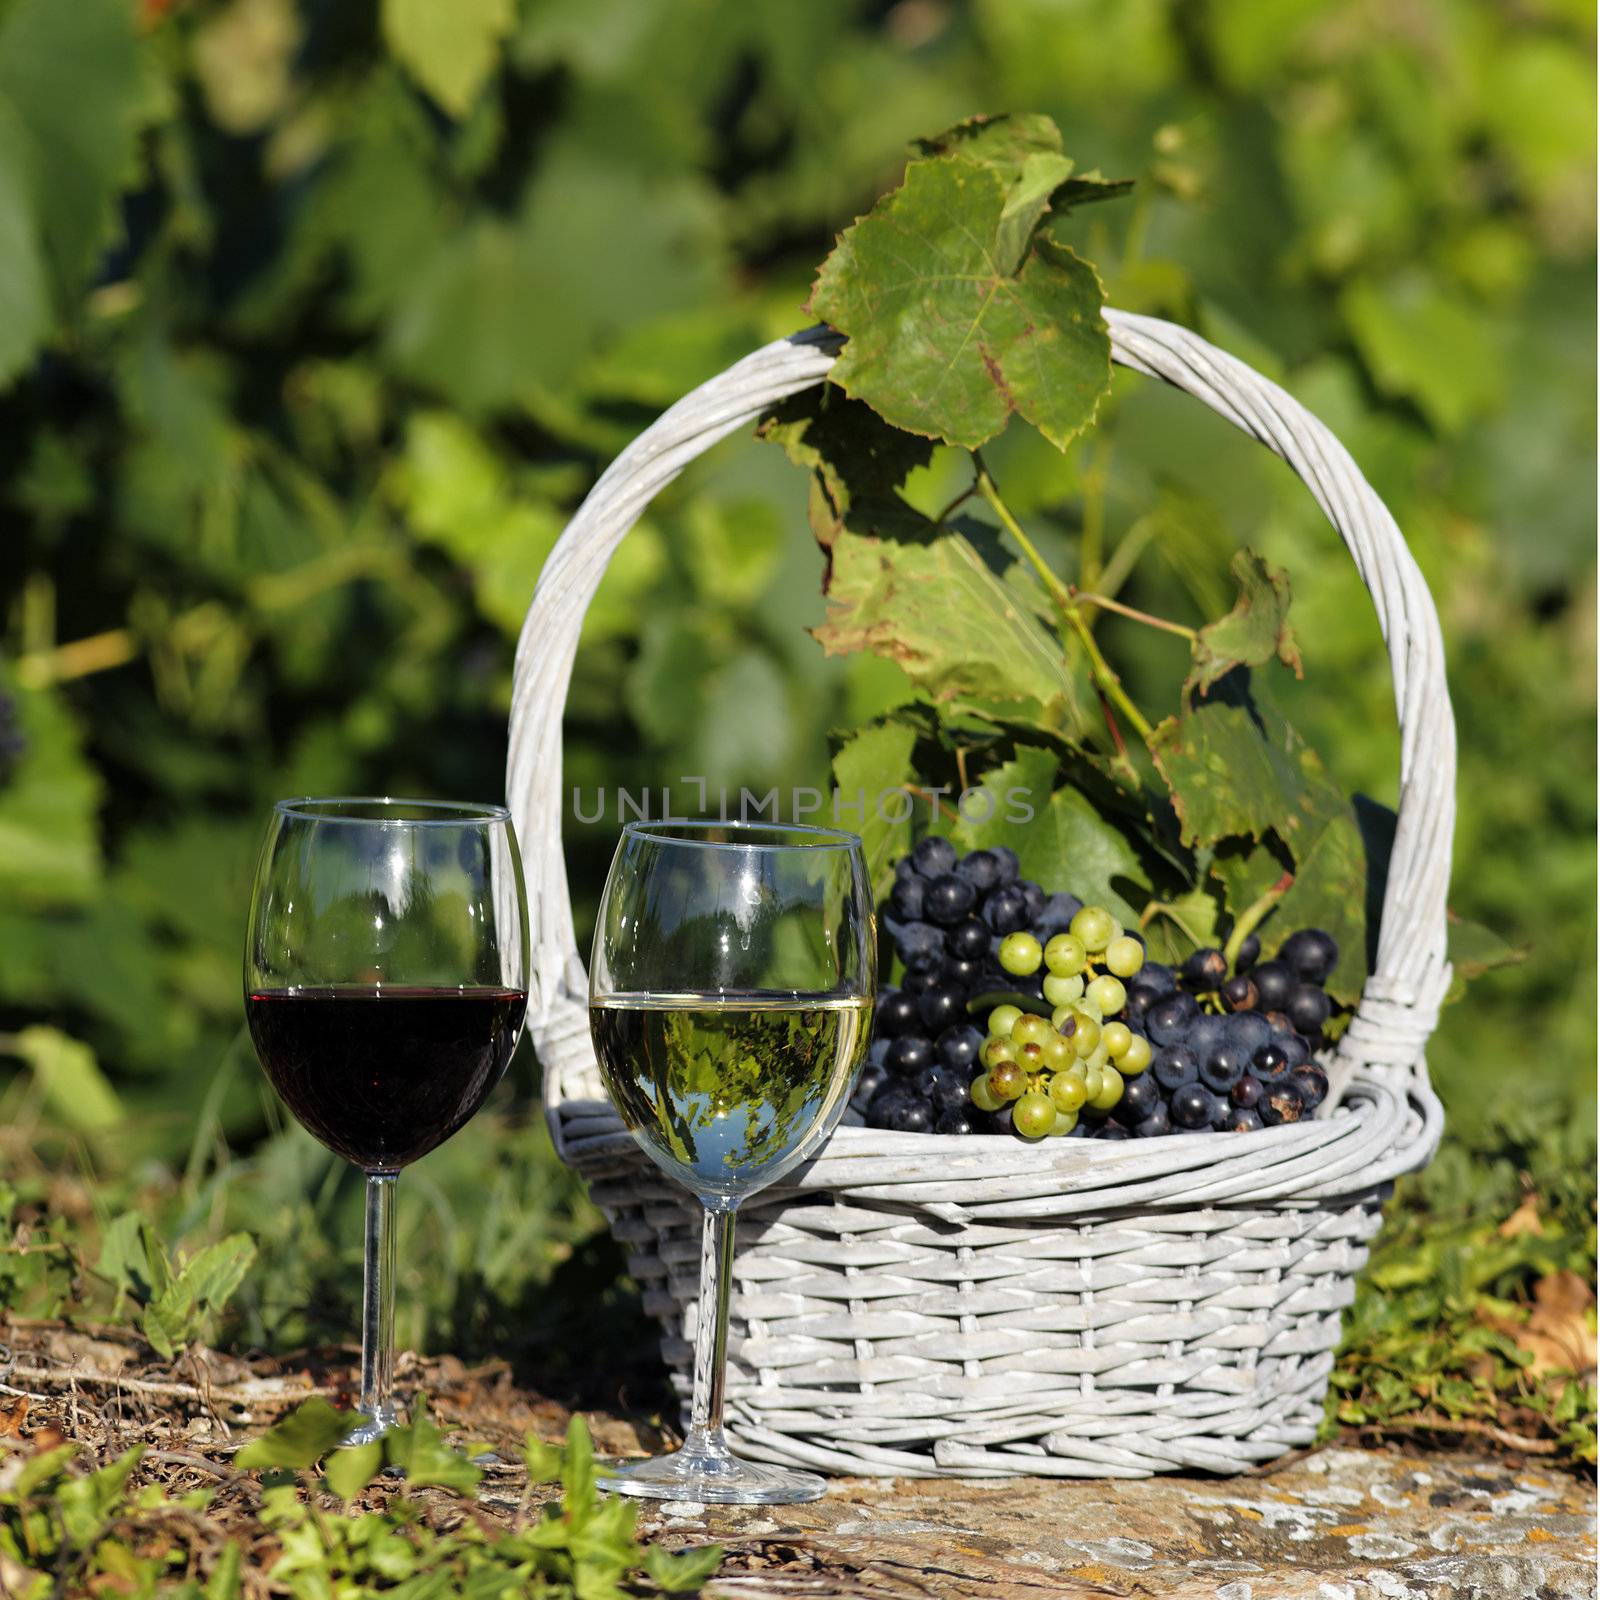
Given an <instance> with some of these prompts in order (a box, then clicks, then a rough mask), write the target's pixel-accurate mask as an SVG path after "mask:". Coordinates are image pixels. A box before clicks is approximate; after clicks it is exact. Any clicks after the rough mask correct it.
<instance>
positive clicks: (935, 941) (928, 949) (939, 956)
mask: <svg viewBox="0 0 1600 1600" xmlns="http://www.w3.org/2000/svg"><path fill="white" fill-rule="evenodd" d="M884 924H885V926H886V927H887V928H888V930H889V937H890V938H891V939H893V940H894V948H895V952H896V954H898V955H899V957H900V959H901V960H902V961H903V962H905V964H906V965H907V966H908V967H911V966H937V965H938V964H939V962H941V961H942V960H943V959H944V934H943V932H942V931H941V930H940V929H938V928H936V927H934V926H933V924H932V923H928V922H897V921H895V920H893V919H892V918H887V917H886V918H885V919H884Z"/></svg>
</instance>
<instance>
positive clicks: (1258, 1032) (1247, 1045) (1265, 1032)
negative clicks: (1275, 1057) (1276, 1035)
mask: <svg viewBox="0 0 1600 1600" xmlns="http://www.w3.org/2000/svg"><path fill="white" fill-rule="evenodd" d="M1222 1037H1223V1038H1224V1039H1226V1040H1227V1041H1228V1042H1229V1043H1230V1044H1236V1045H1238V1046H1239V1048H1240V1049H1241V1050H1243V1051H1244V1053H1245V1054H1246V1055H1247V1056H1253V1055H1254V1054H1255V1053H1256V1051H1257V1050H1259V1049H1260V1048H1261V1047H1262V1046H1263V1045H1264V1044H1266V1043H1267V1041H1268V1040H1269V1039H1271V1038H1272V1024H1271V1023H1270V1022H1268V1021H1267V1019H1266V1018H1265V1017H1264V1016H1262V1015H1261V1014H1260V1012H1258V1011H1236V1012H1235V1013H1234V1014H1233V1015H1232V1016H1231V1017H1229V1018H1228V1020H1227V1021H1226V1022H1225V1023H1224V1024H1223V1026H1222Z"/></svg>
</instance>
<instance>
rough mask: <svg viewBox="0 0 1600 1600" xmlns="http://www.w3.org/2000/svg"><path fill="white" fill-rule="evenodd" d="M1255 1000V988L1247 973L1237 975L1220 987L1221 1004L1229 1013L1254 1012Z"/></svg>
mask: <svg viewBox="0 0 1600 1600" xmlns="http://www.w3.org/2000/svg"><path fill="white" fill-rule="evenodd" d="M1257 998H1258V996H1257V994H1256V986H1255V984H1253V983H1252V982H1251V981H1250V975H1249V974H1248V973H1244V972H1241V973H1238V974H1237V975H1236V976H1234V977H1232V978H1229V979H1228V981H1227V982H1226V983H1225V984H1223V986H1222V1003H1223V1005H1225V1006H1226V1007H1227V1008H1228V1009H1229V1010H1230V1011H1254V1010H1255V1008H1256V1000H1257Z"/></svg>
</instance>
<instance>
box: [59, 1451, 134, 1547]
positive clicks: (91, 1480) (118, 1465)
mask: <svg viewBox="0 0 1600 1600" xmlns="http://www.w3.org/2000/svg"><path fill="white" fill-rule="evenodd" d="M143 1455H144V1446H143V1445H135V1446H134V1447H133V1448H132V1449H131V1450H125V1451H123V1453H122V1454H121V1455H120V1456H118V1457H117V1459H116V1460H115V1461H113V1462H112V1463H111V1464H110V1465H109V1466H106V1467H101V1468H100V1470H99V1471H98V1472H91V1473H90V1474H89V1476H88V1477H87V1478H69V1479H68V1480H67V1482H65V1483H63V1484H62V1485H61V1487H60V1488H59V1489H57V1490H56V1494H55V1499H56V1505H57V1507H58V1508H59V1510H60V1513H61V1526H62V1527H63V1528H64V1529H65V1530H66V1533H67V1537H68V1538H69V1539H71V1540H72V1542H73V1543H74V1544H76V1545H80V1546H81V1545H87V1544H91V1543H93V1541H94V1540H95V1539H96V1538H97V1537H98V1536H99V1533H100V1530H101V1529H102V1528H104V1527H105V1525H106V1523H107V1522H108V1521H109V1520H110V1518H111V1515H112V1513H113V1512H114V1511H115V1510H116V1508H117V1506H118V1504H119V1503H120V1501H121V1499H122V1493H123V1490H124V1489H126V1488H127V1486H128V1479H129V1478H130V1477H132V1475H133V1469H134V1468H135V1467H136V1466H138V1465H139V1462H140V1459H141V1458H142V1457H143Z"/></svg>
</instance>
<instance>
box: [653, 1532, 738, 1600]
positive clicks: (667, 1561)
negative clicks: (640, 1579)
mask: <svg viewBox="0 0 1600 1600" xmlns="http://www.w3.org/2000/svg"><path fill="white" fill-rule="evenodd" d="M721 1565H722V1546H721V1545H720V1544H704V1545H701V1546H700V1547H699V1548H698V1549H696V1550H680V1551H679V1552H678V1553H677V1554H676V1555H674V1554H673V1553H672V1552H671V1551H668V1550H663V1549H662V1548H661V1546H660V1545H658V1544H652V1545H647V1546H646V1547H645V1552H644V1570H645V1576H646V1577H648V1578H649V1580H650V1581H651V1582H652V1583H653V1584H654V1585H655V1586H656V1587H657V1588H658V1589H664V1590H665V1591H666V1592H667V1593H668V1594H692V1593H694V1592H695V1591H696V1590H698V1589H699V1588H700V1587H701V1586H702V1585H703V1584H704V1583H705V1581H706V1579H707V1578H709V1577H711V1576H712V1574H713V1573H715V1572H716V1570H717V1568H718V1567H720V1566H721Z"/></svg>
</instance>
